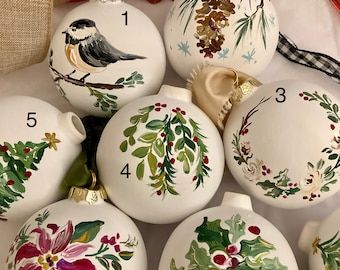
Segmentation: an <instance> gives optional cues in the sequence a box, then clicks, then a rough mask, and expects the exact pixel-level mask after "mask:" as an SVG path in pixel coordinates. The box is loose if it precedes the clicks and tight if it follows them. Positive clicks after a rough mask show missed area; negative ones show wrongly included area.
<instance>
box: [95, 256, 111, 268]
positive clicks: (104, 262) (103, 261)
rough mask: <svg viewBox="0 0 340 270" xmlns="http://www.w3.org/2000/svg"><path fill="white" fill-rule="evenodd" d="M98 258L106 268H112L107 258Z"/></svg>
mask: <svg viewBox="0 0 340 270" xmlns="http://www.w3.org/2000/svg"><path fill="white" fill-rule="evenodd" d="M97 260H98V262H99V263H100V264H101V265H102V266H103V267H105V269H106V270H110V264H109V262H108V261H107V260H106V259H104V258H101V257H97Z"/></svg>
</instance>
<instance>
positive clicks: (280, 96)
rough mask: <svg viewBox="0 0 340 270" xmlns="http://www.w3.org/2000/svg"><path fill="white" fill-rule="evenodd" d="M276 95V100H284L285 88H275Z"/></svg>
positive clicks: (279, 101)
mask: <svg viewBox="0 0 340 270" xmlns="http://www.w3.org/2000/svg"><path fill="white" fill-rule="evenodd" d="M276 93H277V94H278V96H277V97H276V99H275V100H276V102H278V103H283V102H285V101H286V90H285V89H284V88H282V87H280V88H277V89H276Z"/></svg>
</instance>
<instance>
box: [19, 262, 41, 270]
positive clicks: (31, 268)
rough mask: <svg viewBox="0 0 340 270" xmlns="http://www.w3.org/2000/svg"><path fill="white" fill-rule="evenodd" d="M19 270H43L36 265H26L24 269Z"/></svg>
mask: <svg viewBox="0 0 340 270" xmlns="http://www.w3.org/2000/svg"><path fill="white" fill-rule="evenodd" d="M19 270H42V268H41V266H40V265H36V264H35V263H30V264H26V265H24V266H23V267H20V268H19Z"/></svg>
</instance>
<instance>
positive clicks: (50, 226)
mask: <svg viewBox="0 0 340 270" xmlns="http://www.w3.org/2000/svg"><path fill="white" fill-rule="evenodd" d="M47 228H49V229H51V230H52V234H55V233H56V232H57V231H58V229H59V226H58V225H57V224H48V225H47Z"/></svg>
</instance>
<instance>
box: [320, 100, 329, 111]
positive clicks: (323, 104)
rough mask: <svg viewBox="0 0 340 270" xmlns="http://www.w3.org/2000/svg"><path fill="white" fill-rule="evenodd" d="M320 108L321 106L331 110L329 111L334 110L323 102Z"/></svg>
mask: <svg viewBox="0 0 340 270" xmlns="http://www.w3.org/2000/svg"><path fill="white" fill-rule="evenodd" d="M320 106H321V107H322V108H324V109H326V110H329V111H331V110H332V108H331V106H329V105H328V104H326V103H323V102H321V103H320Z"/></svg>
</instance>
